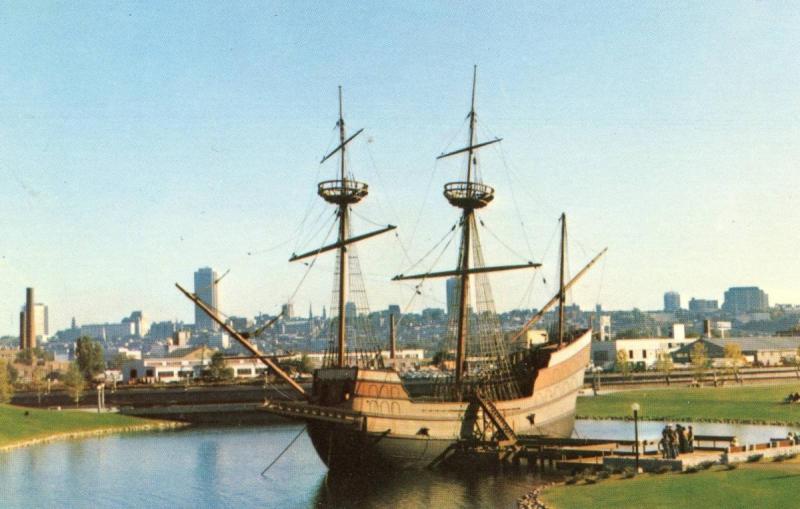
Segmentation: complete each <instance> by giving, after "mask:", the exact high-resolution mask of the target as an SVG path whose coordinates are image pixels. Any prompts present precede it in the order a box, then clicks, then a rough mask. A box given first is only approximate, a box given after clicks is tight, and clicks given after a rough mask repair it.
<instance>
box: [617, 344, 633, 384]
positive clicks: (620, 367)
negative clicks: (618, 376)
mask: <svg viewBox="0 0 800 509" xmlns="http://www.w3.org/2000/svg"><path fill="white" fill-rule="evenodd" d="M615 368H616V370H617V371H618V372H620V373H622V376H624V377H625V378H628V377H629V376H630V374H631V363H630V362H628V353H627V352H626V351H625V350H619V351H618V352H617V361H616V364H615Z"/></svg>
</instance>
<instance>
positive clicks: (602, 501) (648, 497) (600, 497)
mask: <svg viewBox="0 0 800 509" xmlns="http://www.w3.org/2000/svg"><path fill="white" fill-rule="evenodd" d="M719 468H720V467H714V469H713V470H710V471H701V472H699V473H696V474H682V473H671V474H662V475H657V474H643V475H639V476H637V477H636V478H634V479H627V480H624V479H616V478H612V479H608V480H604V481H600V482H598V483H597V484H592V485H585V484H581V485H573V486H558V487H554V488H550V489H547V490H545V492H544V493H543V494H542V496H541V498H542V501H543V502H545V503H546V504H547V506H548V507H553V508H556V509H571V508H581V509H585V508H587V507H597V508H603V507H612V508H614V509H627V508H639V507H646V508H648V509H659V508H665V509H667V508H668V509H675V508H682V509H692V508H699V509H709V508H713V507H724V508H726V509H731V508H747V509H753V508H761V507H776V508H777V507H797V506H798V492H797V490H798V486H800V464H798V463H797V462H796V460H792V461H787V462H783V463H764V464H761V463H758V464H743V465H741V466H740V467H739V468H738V469H736V470H719Z"/></svg>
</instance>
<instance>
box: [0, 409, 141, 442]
mask: <svg viewBox="0 0 800 509" xmlns="http://www.w3.org/2000/svg"><path fill="white" fill-rule="evenodd" d="M25 412H28V415H27V416H26V415H25ZM153 422H156V421H151V420H147V419H140V418H137V417H128V416H126V415H119V414H97V413H90V412H80V411H76V410H62V411H55V410H38V409H34V408H26V407H19V406H13V405H0V447H2V446H5V445H11V444H13V443H15V442H22V441H25V440H29V439H32V438H39V437H45V436H48V435H54V434H58V433H70V432H75V431H94V430H101V429H111V428H122V427H125V426H134V425H141V424H148V423H153Z"/></svg>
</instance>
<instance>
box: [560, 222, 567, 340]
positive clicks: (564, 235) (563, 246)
mask: <svg viewBox="0 0 800 509" xmlns="http://www.w3.org/2000/svg"><path fill="white" fill-rule="evenodd" d="M566 253H567V216H566V214H564V213H563V212H562V213H561V263H560V264H559V278H558V346H562V345H563V344H564V303H565V302H566V295H565V292H564V270H565V266H566V260H567V254H566Z"/></svg>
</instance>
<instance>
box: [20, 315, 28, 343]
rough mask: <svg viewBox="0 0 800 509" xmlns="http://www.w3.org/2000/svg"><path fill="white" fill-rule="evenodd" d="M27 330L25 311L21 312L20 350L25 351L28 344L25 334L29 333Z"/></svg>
mask: <svg viewBox="0 0 800 509" xmlns="http://www.w3.org/2000/svg"><path fill="white" fill-rule="evenodd" d="M25 329H26V327H25V311H20V312H19V349H20V350H25V345H27V344H28V342H27V341H26V340H25V333H26V332H27V330H25Z"/></svg>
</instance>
